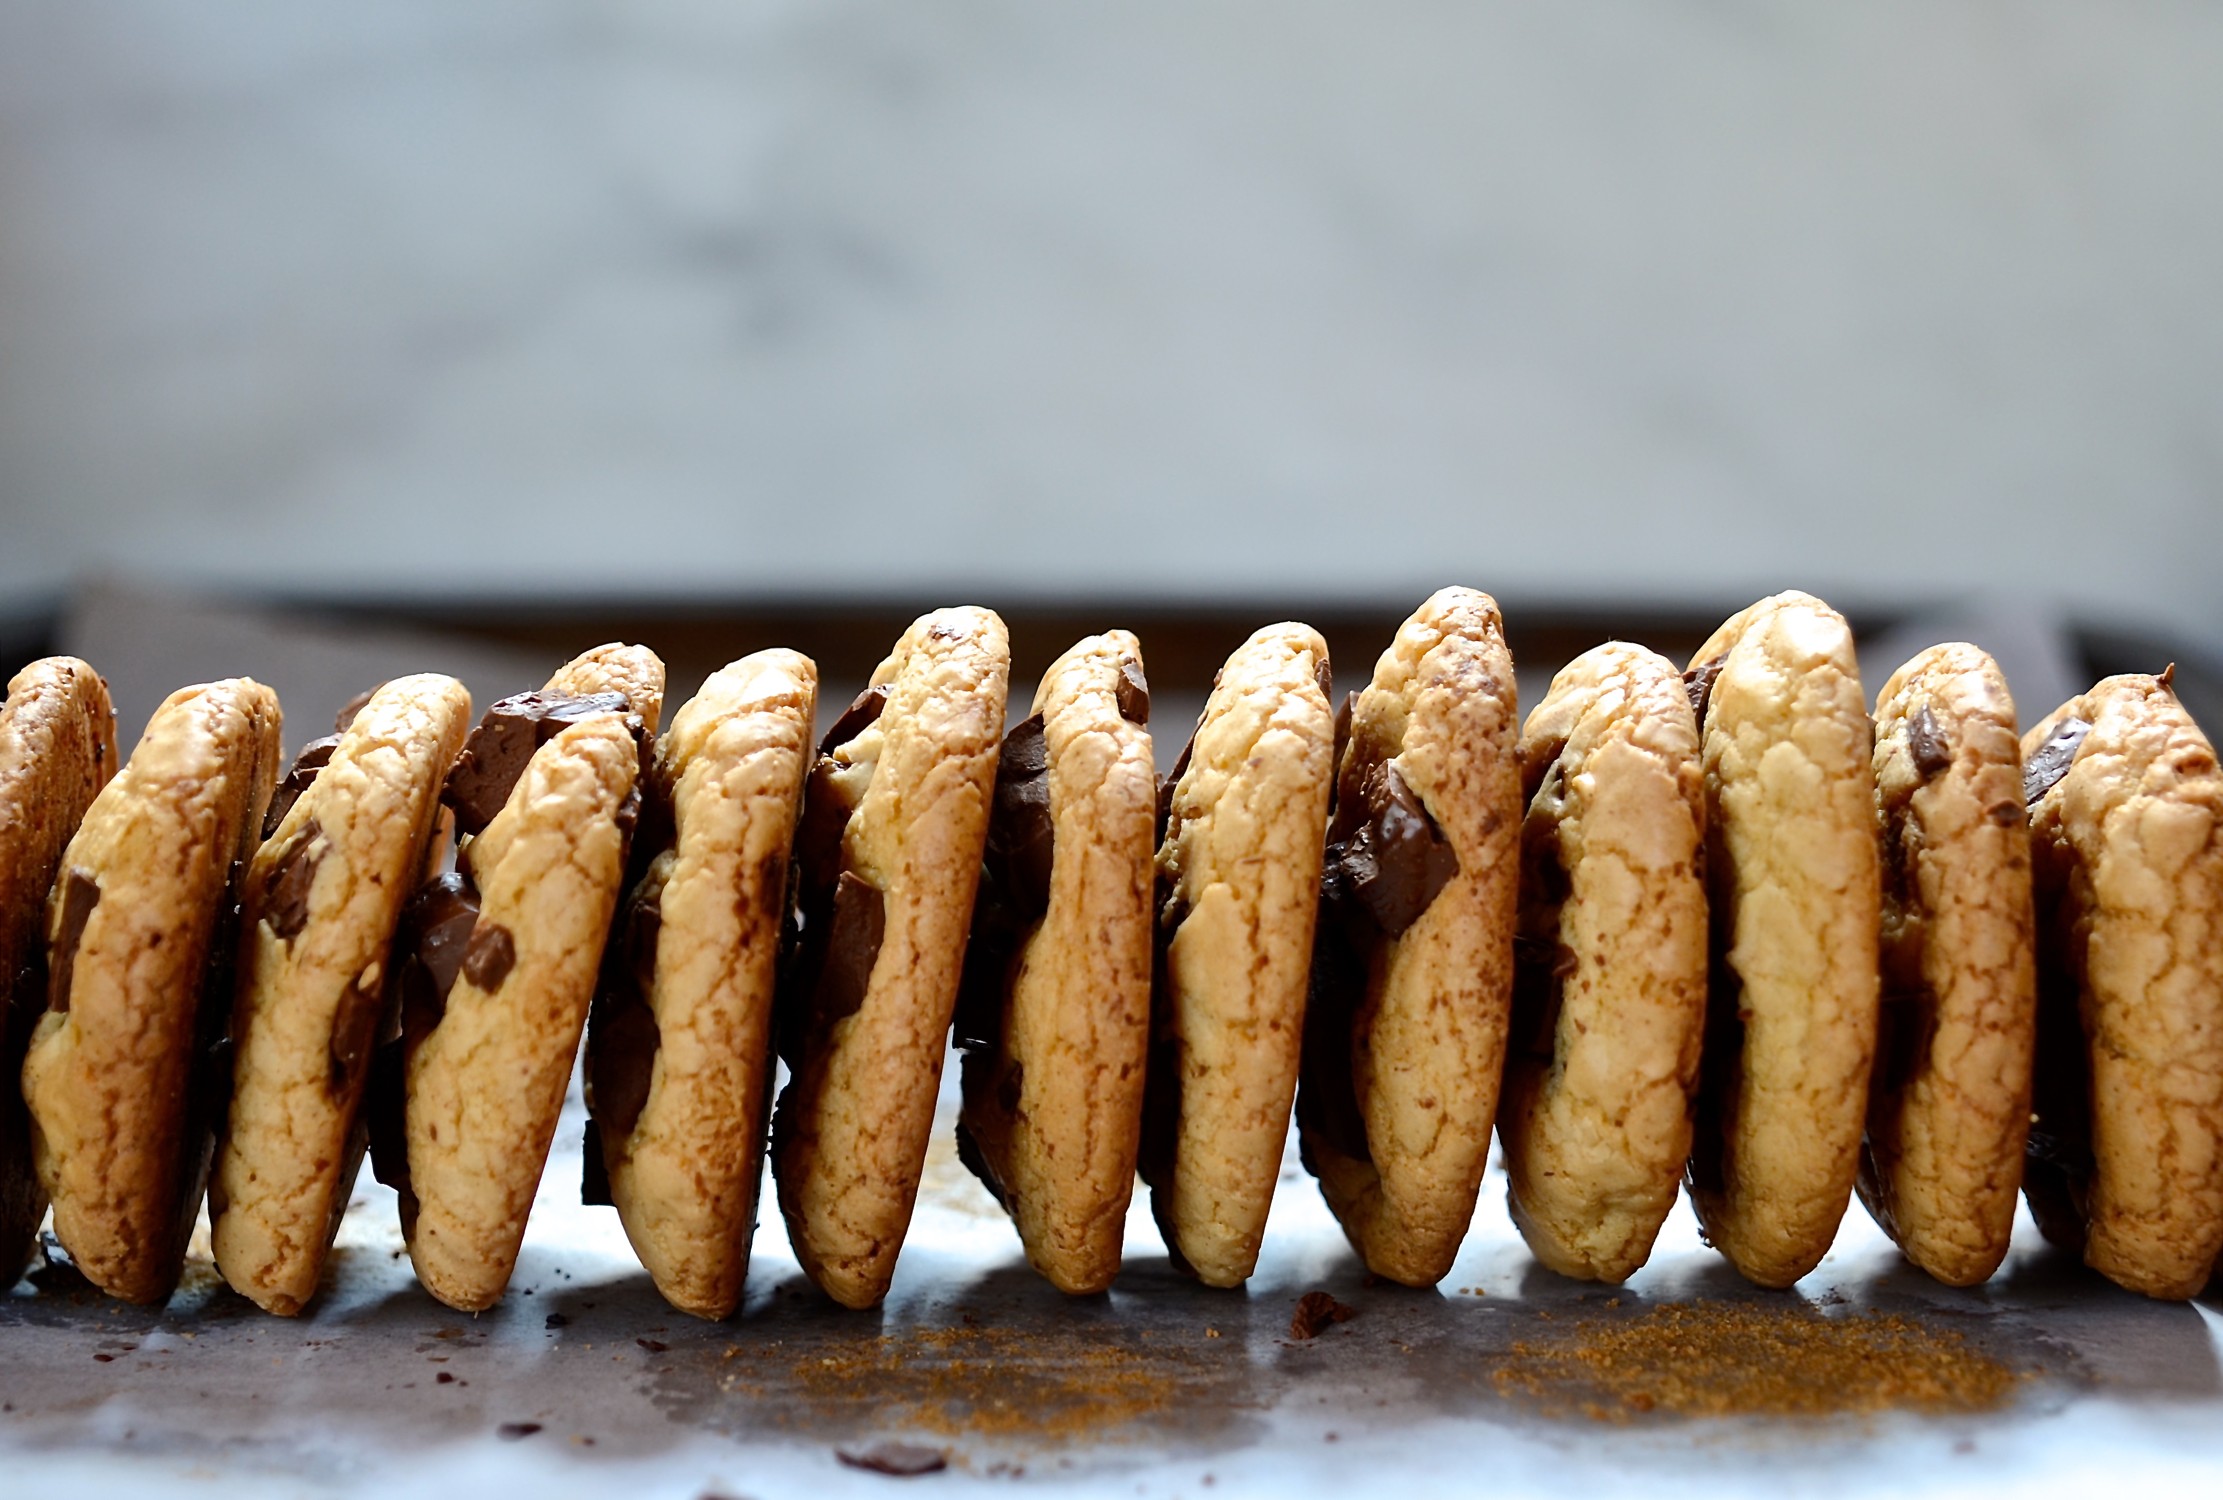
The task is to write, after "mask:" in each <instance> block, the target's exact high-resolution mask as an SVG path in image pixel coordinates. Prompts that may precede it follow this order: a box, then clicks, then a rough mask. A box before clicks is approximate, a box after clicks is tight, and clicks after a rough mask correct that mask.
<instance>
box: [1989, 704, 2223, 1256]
mask: <svg viewBox="0 0 2223 1500" xmlns="http://www.w3.org/2000/svg"><path fill="white" fill-rule="evenodd" d="M2022 755H2023V790H2024V794H2025V797H2026V799H2027V801H2028V805H2029V811H2030V856H2031V868H2032V874H2033V879H2034V883H2035V886H2036V900H2037V911H2038V931H2039V933H2040V935H2041V936H2040V941H2039V948H2038V975H2039V984H2038V1011H2039V1020H2038V1059H2037V1094H2036V1115H2037V1118H2036V1120H2035V1122H2034V1123H2033V1124H2032V1125H2031V1127H2030V1146H2029V1156H2028V1159H2027V1161H2026V1163H2025V1177H2026V1180H2025V1191H2026V1193H2027V1195H2028V1197H2029V1200H2030V1210H2031V1214H2032V1216H2033V1217H2034V1218H2036V1219H2037V1221H2038V1227H2039V1228H2040V1229H2042V1230H2043V1231H2045V1234H2046V1237H2047V1238H2048V1239H2050V1240H2052V1241H2054V1242H2055V1243H2056V1244H2059V1245H2063V1246H2065V1247H2067V1248H2069V1249H2071V1250H2073V1251H2077V1252H2079V1253H2081V1254H2082V1255H2083V1257H2084V1262H2085V1264H2086V1265H2089V1266H2091V1267H2092V1268H2093V1269H2094V1270H2096V1271H2099V1272H2100V1273H2101V1274H2103V1275H2105V1276H2106V1277H2108V1278H2109V1279H2110V1280H2112V1281H2114V1282H2116V1283H2117V1284H2118V1285H2121V1286H2125V1287H2128V1288H2130V1289H2131V1290H2132V1291H2135V1292H2143V1293H2145V1294H2146V1295H2148V1296H2150V1297H2178V1298H2181V1297H2190V1296H2192V1295H2193V1294H2194V1293H2196V1292H2198V1291H2199V1290H2200V1289H2201V1287H2202V1286H2203V1285H2204V1284H2205V1283H2206V1282H2207V1280H2208V1278H2209V1277H2210V1276H2211V1275H2212V1274H2213V1273H2214V1270H2215V1266H2216V1260H2217V1255H2218V1252H2223V773H2219V772H2218V771H2217V769H2216V757H2215V749H2214V747H2213V746H2212V745H2211V744H2210V743H2209V742H2208V739H2207V736H2205V735H2204V734H2202V733H2201V732H2200V728H2199V726H2198V725H2196V724H2195V723H2193V721H2192V718H2191V716H2190V715H2189V714H2187V713H2186V712H2185V711H2184V707H2183V705H2181V704H2180V703H2178V702H2177V698H2176V695H2175V694H2174V693H2173V692H2171V691H2170V687H2169V674H2168V673H2163V674H2162V675H2161V676H2160V677H2143V676H2124V677H2110V678H2107V679H2106V680H2105V681H2103V682H2101V683H2100V684H2099V685H2098V686H2097V687H2094V688H2093V689H2092V690H2091V691H2090V692H2088V693H2084V694H2081V695H2079V696H2078V697H2075V698H2071V699H2070V700H2069V701H2068V702H2067V703H2064V704H2063V705H2061V707H2060V708H2059V709H2057V710H2056V711H2055V712H2054V713H2053V714H2052V716H2051V717H2049V718H2048V719H2046V721H2045V722H2044V723H2042V724H2040V725H2039V726H2038V727H2037V728H2035V729H2033V730H2031V731H2030V733H2028V734H2027V735H2025V736H2023V741H2022Z"/></svg>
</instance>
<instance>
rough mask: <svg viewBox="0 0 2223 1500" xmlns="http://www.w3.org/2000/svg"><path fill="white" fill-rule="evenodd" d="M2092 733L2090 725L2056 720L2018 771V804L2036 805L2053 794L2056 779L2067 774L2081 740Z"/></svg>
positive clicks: (2071, 718) (2069, 718) (2072, 719)
mask: <svg viewBox="0 0 2223 1500" xmlns="http://www.w3.org/2000/svg"><path fill="white" fill-rule="evenodd" d="M2091 732H2092V726H2091V724H2090V723H2089V722H2088V721H2087V720H2084V719H2080V718H2078V717H2076V716H2075V715H2074V714H2070V715H2069V716H2067V717H2066V718H2062V719H2056V720H2055V721H2054V724H2053V729H2052V732H2051V733H2049V734H2048V735H2047V736H2046V738H2045V743H2044V744H2042V745H2040V746H2038V748H2037V750H2036V751H2035V752H2033V753H2032V755H2031V757H2030V759H2029V761H2028V762H2027V763H2026V764H2024V766H2023V768H2022V800H2023V804H2024V805H2025V806H2028V805H2029V804H2031V803H2033V802H2036V801H2037V800H2038V799H2039V798H2040V797H2043V796H2044V795H2045V794H2046V793H2047V792H2050V791H2052V790H2053V788H2054V786H2055V784H2056V783H2058V782H2059V781H2060V779H2061V778H2062V777H2064V776H2066V775H2068V774H2069V767H2070V766H2073V765H2075V764H2076V752H2077V750H2078V749H2079V748H2081V747H2082V745H2083V744H2084V737H2085V736H2086V735H2088V734H2090V733H2091Z"/></svg>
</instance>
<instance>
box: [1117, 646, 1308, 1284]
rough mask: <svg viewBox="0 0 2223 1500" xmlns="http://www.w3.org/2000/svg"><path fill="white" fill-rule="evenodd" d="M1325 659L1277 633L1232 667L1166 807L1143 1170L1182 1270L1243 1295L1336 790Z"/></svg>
mask: <svg viewBox="0 0 2223 1500" xmlns="http://www.w3.org/2000/svg"><path fill="white" fill-rule="evenodd" d="M1329 683H1330V678H1329V670H1328V648H1327V645H1326V643H1325V642H1323V641H1322V640H1321V639H1320V636H1319V634H1318V632H1316V631H1314V630H1313V629H1312V628H1311V627H1310V626H1308V625H1296V624H1283V625H1269V626H1267V627H1266V628H1265V629H1263V630H1261V631H1259V632H1257V633H1256V634H1255V635H1253V636H1252V637H1251V638H1250V639H1249V640H1248V641H1246V642H1244V644H1243V645H1242V646H1241V647H1240V648H1239V649H1238V650H1237V651H1236V652H1235V654H1234V655H1233V656H1231V657H1229V658H1228V659H1227V665H1226V666H1224V667H1222V668H1221V669H1220V674H1219V677H1218V679H1217V681H1216V682H1215V683H1214V685H1213V687H1212V694H1211V697H1209V698H1208V699H1206V700H1205V704H1204V716H1203V718H1202V719H1200V720H1199V721H1198V723H1197V727H1196V734H1195V736H1194V737H1193V738H1192V739H1191V740H1190V741H1189V746H1188V748H1187V749H1186V750H1184V751H1183V752H1182V753H1181V760H1180V762H1179V764H1177V765H1176V766H1175V767H1174V773H1173V775H1172V777H1171V778H1170V779H1169V780H1168V781H1167V784H1166V788H1165V791H1164V793H1163V794H1162V795H1163V799H1164V801H1163V812H1162V816H1163V817H1164V819H1165V830H1164V834H1163V836H1162V839H1161V841H1160V843H1159V845H1158V858H1157V865H1158V877H1157V894H1156V899H1157V906H1158V916H1157V939H1158V946H1159V956H1158V978H1157V983H1156V984H1155V986H1154V988H1153V994H1152V1000H1151V1051H1150V1063H1149V1076H1148V1079H1147V1082H1146V1087H1145V1093H1144V1100H1143V1136H1142V1149H1141V1152H1140V1158H1139V1165H1140V1167H1141V1170H1142V1179H1143V1181H1144V1182H1146V1183H1148V1184H1149V1186H1150V1208H1151V1212H1152V1214H1153V1215H1154V1216H1155V1217H1156V1218H1157V1221H1158V1231H1159V1233H1160V1234H1162V1235H1163V1236H1164V1237H1165V1242H1166V1249H1167V1250H1168V1251H1169V1252H1170V1253H1171V1255H1172V1257H1173V1260H1174V1263H1175V1264H1176V1265H1178V1266H1181V1267H1183V1268H1185V1269H1187V1270H1189V1271H1190V1272H1192V1273H1193V1274H1194V1275H1195V1276H1196V1277H1197V1278H1198V1279H1199V1280H1201V1281H1203V1282H1204V1283H1205V1284H1206V1285H1207V1286H1239V1285H1241V1284H1242V1283H1243V1282H1244V1281H1245V1280H1246V1279H1248V1278H1249V1276H1250V1273H1251V1271H1252V1270H1253V1269H1254V1268H1255V1267H1256V1266H1257V1264H1258V1244H1259V1239H1260V1237H1261V1236H1262V1235H1263V1234H1264V1232H1265V1228H1266V1211H1267V1210H1268V1209H1269V1208H1270V1207H1271V1206H1272V1204H1273V1197H1274V1182H1275V1179H1276V1178H1277V1177H1278V1176H1279V1175H1280V1172H1281V1153H1282V1147H1283V1145H1284V1144H1285V1143H1286V1141H1287V1139H1288V1134H1289V1106H1290V1101H1291V1099H1292V1098H1293V1096H1294V1095H1295V1093H1296V1089H1297V1068H1298V1060H1299V1055H1300V1050H1301V1047H1302V1043H1303V1038H1304V1011H1305V985H1306V980H1307V977H1308V975H1309V972H1310V969H1311V966H1312V965H1311V960H1312V933H1313V924H1314V918H1315V916H1316V914H1317V911H1318V908H1319V904H1320V866H1321V857H1322V849H1321V844H1322V839H1323V837H1324V835H1325V833H1326V831H1327V821H1328V797H1329V792H1330V789H1331V786H1332V783H1333V781H1334V778H1335V722H1334V714H1333V711H1332V710H1331V709H1330V708H1329V707H1328V689H1329Z"/></svg>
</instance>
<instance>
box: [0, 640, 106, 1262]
mask: <svg viewBox="0 0 2223 1500" xmlns="http://www.w3.org/2000/svg"><path fill="white" fill-rule="evenodd" d="M115 773H116V712H115V710H114V709H113V708H111V707H109V704H108V684H106V683H105V682H103V681H101V678H100V674H99V673H98V672H95V671H94V670H93V669H92V668H91V667H89V666H87V665H85V663H83V662H81V661H79V660H78V659H77V658H76V657H74V656H50V657H47V658H46V659H45V660H43V661H35V662H32V663H31V664H30V665H29V666H27V667H25V668H24V669H23V670H22V671H20V672H18V673H16V675H15V678H14V680H13V681H11V682H10V683H9V684H8V697H7V702H6V704H5V706H0V1289H4V1288H6V1287H9V1286H13V1285H14V1284H15V1280H16V1278H17V1277H18V1276H21V1275H22V1274H23V1268H24V1267H25V1266H26V1265H28V1264H29V1263H30V1259H31V1247H32V1245H33V1244H34V1243H35V1242H36V1239H37V1236H38V1231H39V1221H40V1220H41V1219H43V1218H44V1217H46V1193H45V1190H44V1189H42V1188H41V1187H40V1186H39V1179H38V1173H37V1172H35V1171H34V1170H32V1166H31V1119H30V1116H29V1115H28V1114H27V1113H26V1112H25V1111H24V1107H23V1095H22V1092H21V1090H20V1087H19V1084H18V1080H19V1079H20V1077H21V1074H22V1071H23V1050H24V1048H25V1047H26V1046H28V1045H29V1044H30V1040H31V1028H32V1027H33V1026H34V1025H36V1024H37V1022H38V1018H39V1013H40V1012H41V1011H43V1010H45V1009H46V992H47V974H46V897H47V893H48V892H49V891H50V890H52V889H53V886H54V877H55V874H56V872H57V870H58V869H59V868H60V866H61V860H62V849H63V847H64V846H65V845H67V844H68V843H69V840H70V836H71V835H72V834H74V833H76V832H77V826H78V823H79V822H80V821H81V820H82V819H83V818H84V816H85V809H86V808H87V807H89V806H91V805H92V800H93V796H94V794H95V793H97V792H98V791H99V790H100V789H101V787H103V786H104V785H106V784H107V781H108V778H109V777H111V776H113V775H114V774H115Z"/></svg>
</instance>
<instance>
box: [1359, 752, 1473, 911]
mask: <svg viewBox="0 0 2223 1500" xmlns="http://www.w3.org/2000/svg"><path fill="white" fill-rule="evenodd" d="M1359 796H1360V798H1361V799H1362V803H1363V810H1364V821H1363V822H1361V823H1360V824H1359V826H1358V827H1357V828H1356V829H1355V830H1353V831H1352V833H1351V834H1350V835H1349V837H1347V838H1345V839H1343V840H1340V841H1338V842H1337V843H1335V844H1333V845H1331V846H1330V847H1329V849H1328V852H1327V853H1328V864H1329V865H1331V866H1333V875H1332V877H1331V883H1330V890H1329V892H1328V893H1329V894H1332V895H1335V896H1338V897H1342V898H1347V899H1349V900H1351V901H1355V902H1357V903H1358V904H1359V905H1360V906H1363V907H1364V908H1365V909H1366V911H1367V913H1368V914H1369V915H1371V916H1372V917H1373V919H1374V921H1375V922H1376V923H1377V924H1378V925H1379V926H1380V927H1381V929H1382V932H1383V935H1384V936H1387V937H1392V938H1394V937H1396V936H1397V935H1398V934H1400V933H1402V932H1403V931H1404V930H1405V929H1406V928H1408V927H1410V926H1412V925H1413V923H1415V922H1417V921H1419V920H1420V917H1421V913H1423V912H1425V911H1427V909H1428V907H1429V905H1430V904H1431V903H1433V902H1434V901H1435V899H1436V897H1437V895H1438V894H1439V893H1441V892H1442V890H1443V888H1444V887H1445V886H1447V885H1449V884H1450V883H1451V879H1452V877H1453V876H1455V875H1457V874H1458V873H1459V855H1458V852H1457V851H1456V850H1454V849H1453V848H1452V847H1451V841H1450V840H1449V839H1448V838H1446V837H1444V832H1443V829H1442V828H1441V827H1440V826H1439V825H1438V824H1437V822H1436V820H1435V819H1434V818H1432V817H1430V816H1429V814H1428V809H1427V808H1426V807H1424V806H1422V805H1421V801H1420V798H1419V797H1418V796H1416V795H1415V794H1414V792H1413V789H1412V788H1411V787H1410V786H1408V785H1406V783H1405V778H1404V777H1403V776H1402V775H1400V774H1399V773H1398V770H1397V767H1396V765H1395V764H1394V763H1392V762H1389V761H1381V762H1378V763H1377V764H1376V765H1374V766H1372V767H1370V768H1369V769H1368V770H1367V772H1366V773H1365V777H1364V780H1362V781H1361V782H1360V785H1359Z"/></svg>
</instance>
